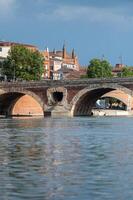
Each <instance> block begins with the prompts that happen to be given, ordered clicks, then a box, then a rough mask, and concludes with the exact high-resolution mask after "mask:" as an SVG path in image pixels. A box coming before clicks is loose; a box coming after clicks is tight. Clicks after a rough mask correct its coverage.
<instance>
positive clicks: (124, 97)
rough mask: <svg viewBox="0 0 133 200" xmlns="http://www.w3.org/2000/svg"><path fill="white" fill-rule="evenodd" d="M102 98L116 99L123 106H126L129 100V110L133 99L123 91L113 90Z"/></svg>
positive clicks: (132, 104)
mask: <svg viewBox="0 0 133 200" xmlns="http://www.w3.org/2000/svg"><path fill="white" fill-rule="evenodd" d="M102 97H110V98H112V97H113V98H116V99H118V100H120V101H121V102H123V103H124V104H125V105H128V104H129V100H131V101H130V103H131V109H132V108H133V97H132V96H131V95H129V94H127V93H124V92H123V91H120V90H113V91H111V92H108V93H106V94H104V95H103V96H102Z"/></svg>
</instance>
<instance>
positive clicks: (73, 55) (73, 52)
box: [72, 49, 75, 59]
mask: <svg viewBox="0 0 133 200" xmlns="http://www.w3.org/2000/svg"><path fill="white" fill-rule="evenodd" d="M74 58H75V51H74V49H73V50H72V59H74Z"/></svg>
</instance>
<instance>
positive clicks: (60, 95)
mask: <svg viewBox="0 0 133 200" xmlns="http://www.w3.org/2000/svg"><path fill="white" fill-rule="evenodd" d="M53 99H54V101H55V102H61V101H62V99H63V92H53Z"/></svg>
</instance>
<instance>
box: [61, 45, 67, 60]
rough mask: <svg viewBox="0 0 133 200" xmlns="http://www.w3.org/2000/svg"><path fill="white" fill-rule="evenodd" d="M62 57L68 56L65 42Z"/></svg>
mask: <svg viewBox="0 0 133 200" xmlns="http://www.w3.org/2000/svg"><path fill="white" fill-rule="evenodd" d="M62 57H63V58H66V46H65V43H64V44H63V48H62Z"/></svg>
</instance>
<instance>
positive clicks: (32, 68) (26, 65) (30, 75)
mask: <svg viewBox="0 0 133 200" xmlns="http://www.w3.org/2000/svg"><path fill="white" fill-rule="evenodd" d="M43 59H44V58H43V57H42V55H41V54H40V53H39V52H38V51H33V50H30V49H28V48H25V47H24V46H22V45H17V46H12V47H11V50H10V52H9V55H8V57H7V58H6V59H5V60H4V62H3V63H2V68H1V71H2V74H3V75H6V76H7V78H9V79H12V80H16V79H20V80H40V79H41V76H42V73H43V72H44V65H43Z"/></svg>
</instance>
